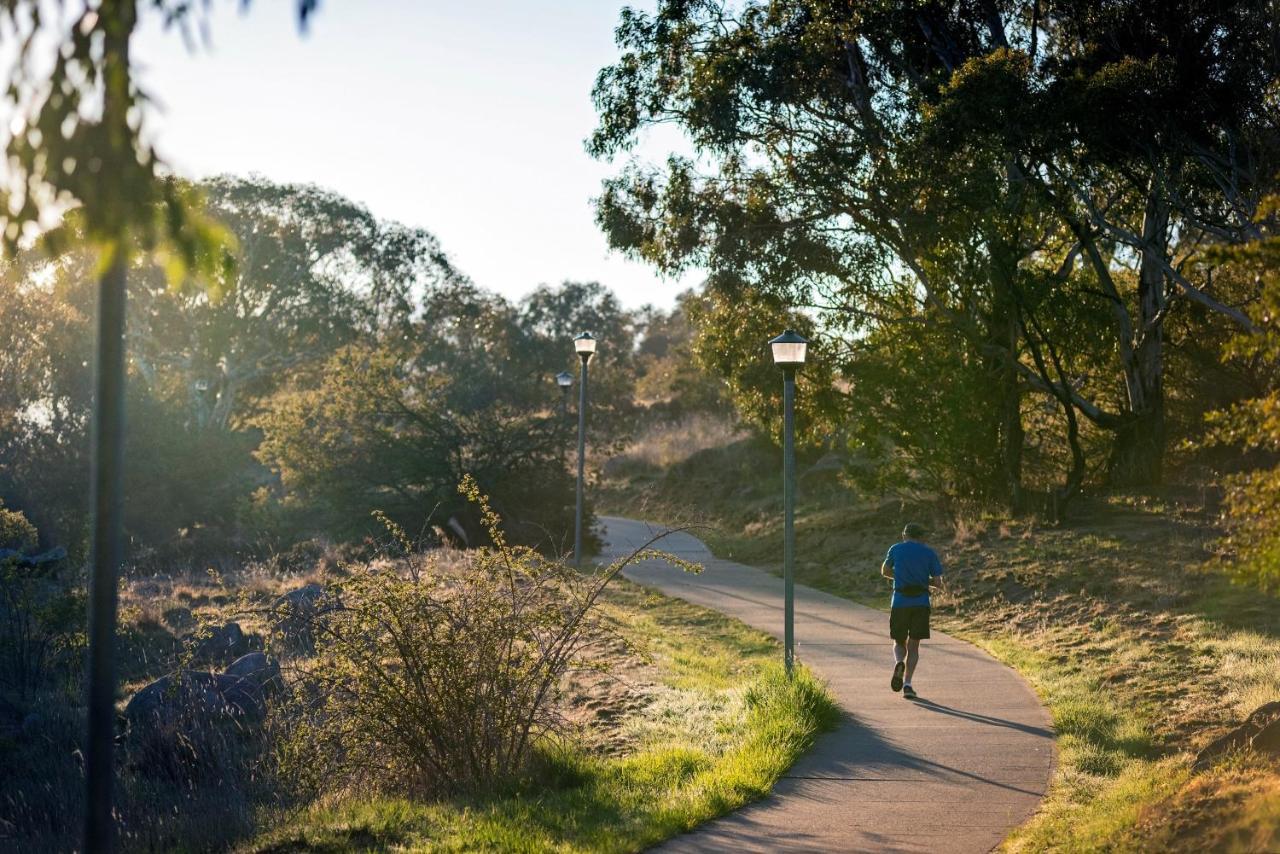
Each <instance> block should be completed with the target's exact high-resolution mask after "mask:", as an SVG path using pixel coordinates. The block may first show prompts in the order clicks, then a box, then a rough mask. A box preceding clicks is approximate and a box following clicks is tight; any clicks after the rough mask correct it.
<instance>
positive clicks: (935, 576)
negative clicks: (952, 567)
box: [880, 522, 942, 700]
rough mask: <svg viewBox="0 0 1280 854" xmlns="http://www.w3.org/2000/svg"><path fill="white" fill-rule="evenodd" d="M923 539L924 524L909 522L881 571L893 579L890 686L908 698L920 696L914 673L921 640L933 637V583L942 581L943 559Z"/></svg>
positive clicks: (890, 619)
mask: <svg viewBox="0 0 1280 854" xmlns="http://www.w3.org/2000/svg"><path fill="white" fill-rule="evenodd" d="M923 539H924V527H923V526H921V525H918V524H916V523H915V522H911V523H909V524H908V525H907V526H906V527H905V528H903V529H902V542H900V543H894V544H893V546H892V547H891V548H890V549H889V553H888V554H887V555H885V558H884V563H883V564H881V566H880V574H881V575H883V576H884V577H885V578H888V579H890V580H891V581H893V602H892V604H891V605H890V608H889V637H891V638H893V660H894V665H893V678H892V679H891V680H889V687H890V688H892V689H893V690H895V691H901V692H902V696H904V697H906V698H907V699H908V700H914V699H915V698H916V692H915V689H913V688H912V687H911V676H912V674H914V673H915V672H916V664H917V663H918V662H919V661H920V641H922V640H924V639H925V638H927V637H929V585H930V584H932V585H934V586H937V587H940V586H941V585H942V563H941V562H940V561H939V560H938V555H937V553H936V552H934V550H933V549H931V548H929V547H928V546H926V545H925V544H924V543H923V542H922V540H923Z"/></svg>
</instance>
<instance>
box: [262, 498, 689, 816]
mask: <svg viewBox="0 0 1280 854" xmlns="http://www.w3.org/2000/svg"><path fill="white" fill-rule="evenodd" d="M460 492H462V493H463V494H465V495H466V497H467V498H468V499H470V501H471V502H474V503H475V504H476V506H477V507H479V508H480V512H481V516H483V519H484V524H485V526H486V528H488V531H489V536H490V538H492V540H493V547H492V548H485V549H479V551H476V552H474V553H470V556H468V557H467V558H466V560H463V561H461V562H460V561H452V563H453V565H452V566H451V561H448V557H449V556H456V554H457V553H449V552H442V551H434V552H426V553H421V552H420V553H413V552H412V549H411V543H410V542H408V540H407V538H406V536H404V534H403V530H402V529H399V528H398V526H396V524H394V522H392V521H390V520H389V519H387V517H385V516H383V517H381V520H383V522H384V525H387V528H388V530H390V531H392V533H393V535H394V539H396V543H397V545H398V548H399V549H403V557H402V558H401V560H394V561H392V560H381V561H375V562H372V563H370V565H369V566H367V567H366V568H365V570H362V571H356V572H352V574H351V575H349V576H348V577H347V579H344V580H342V581H339V583H338V584H335V585H334V586H333V588H332V593H333V594H335V595H337V597H338V598H339V599H340V602H342V607H340V608H339V609H337V611H335V612H329V613H326V615H325V617H324V620H323V621H317V622H316V625H315V634H316V657H315V659H312V661H311V662H310V663H306V665H303V673H302V679H301V685H300V690H298V691H297V694H298V698H300V704H301V705H302V708H301V721H300V723H298V726H297V727H296V730H294V734H293V739H292V740H291V741H289V743H288V744H287V745H285V746H284V763H285V767H287V769H288V772H287V776H289V775H292V776H294V777H296V778H298V780H300V781H301V782H302V784H303V785H306V786H307V787H310V789H311V790H314V791H319V790H323V789H326V787H333V786H339V787H357V789H370V790H393V791H407V793H412V794H419V795H421V794H428V795H442V794H449V793H466V791H479V790H485V789H490V787H493V786H494V785H495V784H500V782H503V781H508V780H511V778H513V777H515V776H517V775H518V773H520V772H521V771H522V768H524V767H525V763H526V761H527V759H529V758H530V750H531V748H532V745H534V744H535V743H536V741H538V740H539V739H540V737H543V736H545V735H548V734H550V732H553V731H556V730H557V717H556V712H554V700H556V697H557V691H558V686H559V684H561V679H562V677H563V676H564V673H566V672H567V671H568V670H570V668H572V667H576V666H579V665H581V663H582V654H584V653H585V652H586V650H588V649H589V648H590V647H593V645H594V644H598V643H600V641H602V640H605V639H609V638H612V636H613V635H612V634H611V631H609V630H608V629H607V626H605V624H604V621H603V620H600V618H598V617H596V615H595V604H596V598H598V597H599V594H600V593H602V590H603V589H604V588H605V585H608V584H609V581H611V580H613V579H614V577H616V576H617V575H618V572H621V571H622V568H623V567H625V566H626V565H627V563H630V562H631V561H634V560H639V558H643V557H649V556H653V554H655V553H654V552H648V551H645V549H641V551H639V552H637V553H635V554H632V556H631V557H628V558H626V560H621V561H616V562H614V563H612V565H609V566H608V567H605V568H603V570H600V571H599V572H595V574H585V575H584V574H579V572H576V571H573V570H572V568H570V567H568V566H566V565H564V563H563V562H561V561H557V560H549V558H545V557H543V556H541V554H539V553H538V552H535V551H534V549H531V548H526V547H515V545H508V544H507V542H506V539H504V535H503V531H502V529H500V522H499V517H498V515H497V513H495V512H494V511H493V510H492V508H490V506H489V501H488V497H484V495H481V494H480V492H479V488H477V487H476V483H475V480H472V479H471V478H465V479H463V481H462V485H461V487H460ZM664 560H668V561H673V562H677V563H681V565H682V566H685V567H686V568H691V567H690V565H687V563H682V562H680V561H678V560H676V558H672V557H669V556H664Z"/></svg>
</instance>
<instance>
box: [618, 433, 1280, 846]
mask: <svg viewBox="0 0 1280 854" xmlns="http://www.w3.org/2000/svg"><path fill="white" fill-rule="evenodd" d="M765 450H768V449H765ZM762 453H763V451H762V450H761V449H753V448H752V447H751V446H750V445H748V444H747V443H739V444H738V445H737V446H733V447H730V448H724V449H719V450H718V451H717V452H714V453H710V452H708V453H705V454H704V455H703V456H702V457H701V458H700V457H698V456H696V455H695V456H694V457H692V458H691V459H690V460H689V461H687V462H685V463H684V464H683V467H675V468H673V469H671V470H669V471H668V472H667V473H666V474H665V475H664V476H662V477H656V478H655V477H654V476H653V475H651V476H650V480H649V481H648V482H647V483H645V484H643V485H640V484H628V483H625V482H616V481H615V482H614V483H612V484H609V486H610V490H609V493H608V498H607V500H606V501H605V502H604V505H603V506H604V507H605V508H607V511H608V512H613V513H617V514H619V515H643V516H645V517H646V518H648V519H651V520H654V521H682V522H683V521H688V520H691V519H692V520H696V521H701V522H705V523H709V524H710V525H711V529H710V530H709V531H708V532H706V533H705V534H704V535H702V536H703V537H704V539H705V540H706V541H707V543H708V545H709V546H710V547H711V548H712V550H713V551H714V552H715V553H716V554H717V555H719V556H721V557H726V558H731V559H733V560H738V561H741V562H743V563H748V564H752V565H756V566H760V567H762V568H765V569H769V570H772V571H778V568H779V564H780V558H781V524H780V522H781V519H780V515H781V514H780V512H778V509H777V508H778V506H779V502H778V501H777V495H776V487H775V488H774V493H775V494H770V493H769V488H768V486H761V485H759V481H760V478H759V472H760V471H761V470H764V469H763V466H764V464H765V462H767V461H766V460H764V459H763V458H762V457H761V454H762ZM775 454H776V452H775ZM752 458H754V463H752V462H751V459H752ZM703 466H712V467H714V468H716V469H717V470H718V471H721V472H722V475H723V476H722V477H720V478H719V480H718V481H717V482H716V483H715V485H714V489H711V488H710V486H709V484H708V480H707V477H706V474H707V473H706V472H702V471H698V472H697V473H696V474H694V475H693V476H692V477H686V476H687V475H688V474H689V471H690V470H697V469H700V468H702V467H703ZM746 472H754V474H746ZM740 473H741V474H740ZM738 477H741V478H742V479H743V480H744V481H750V479H751V478H752V477H754V478H755V484H756V485H749V484H747V485H740V484H739V483H738V481H737V480H736V478H738ZM682 479H684V480H682ZM679 482H687V483H688V484H689V485H690V486H689V491H690V492H691V493H692V495H691V496H690V497H689V499H688V501H687V503H684V502H685V499H683V498H682V497H681V491H680V489H679V488H677V487H678V485H679ZM640 486H643V489H640V488H639V487H640ZM735 495H741V496H742V497H743V499H744V500H741V501H739V500H736V499H734V498H733V496H735ZM693 508H696V510H695V509H693ZM911 519H923V520H924V521H926V522H930V523H932V528H933V530H934V532H935V535H934V537H933V543H934V545H935V546H936V547H937V548H938V549H939V551H940V552H941V554H942V557H943V561H944V563H945V564H946V565H947V567H948V572H949V579H950V584H951V591H950V593H949V595H946V596H943V597H938V598H937V599H936V600H935V603H934V606H935V608H934V610H935V612H936V614H937V618H938V622H939V624H940V628H942V629H944V630H945V631H947V632H949V633H951V634H952V635H954V636H957V637H961V638H964V639H965V640H968V641H970V642H973V643H975V644H977V645H979V646H981V647H983V648H985V649H987V650H988V651H989V652H991V653H992V654H993V655H994V656H995V657H997V658H999V659H1000V660H1002V661H1004V662H1006V663H1007V664H1009V665H1010V666H1012V667H1014V668H1015V669H1017V670H1018V671H1019V672H1020V673H1021V674H1022V675H1023V676H1024V677H1025V678H1026V679H1027V680H1028V681H1029V682H1030V683H1031V685H1032V686H1033V687H1034V688H1035V689H1036V691H1037V692H1038V693H1039V695H1040V697H1041V698H1042V699H1043V701H1044V702H1045V704H1046V705H1047V706H1048V708H1049V710H1050V712H1051V714H1052V716H1053V720H1054V725H1055V727H1056V729H1057V731H1058V733H1059V736H1058V747H1059V757H1058V767H1057V771H1056V774H1055V777H1054V780H1053V781H1052V785H1051V789H1050V792H1049V794H1048V796H1047V797H1046V799H1045V801H1044V802H1043V804H1042V808H1041V810H1040V811H1039V812H1038V813H1037V814H1036V815H1035V816H1034V817H1033V818H1032V819H1031V820H1030V821H1029V822H1028V823H1027V824H1026V825H1024V826H1023V827H1021V828H1019V829H1018V830H1016V831H1015V832H1014V833H1013V834H1011V836H1010V837H1009V839H1008V840H1006V843H1005V847H1006V848H1007V849H1008V850H1011V851H1081V852H1083V851H1103V850H1105V851H1176V850H1181V851H1201V850H1252V851H1270V850H1280V769H1278V768H1277V766H1276V764H1275V763H1274V762H1273V761H1272V760H1269V759H1267V758H1266V757H1265V756H1261V755H1257V754H1246V755H1241V756H1238V757H1235V758H1233V759H1231V760H1229V761H1228V762H1227V763H1226V764H1225V765H1220V766H1216V767H1214V768H1210V769H1208V770H1205V771H1199V772H1194V771H1193V770H1192V767H1191V765H1192V759H1193V757H1194V752H1195V751H1196V750H1197V749H1198V748H1199V747H1201V746H1203V745H1204V744H1206V743H1207V742H1208V741H1210V740H1211V739H1212V738H1214V737H1216V736H1217V735H1218V734H1220V733H1222V732H1223V731H1225V729H1227V728H1228V727H1230V726H1233V725H1235V724H1237V723H1238V722H1239V721H1240V720H1241V719H1243V718H1244V717H1245V716H1246V715H1248V714H1249V712H1251V711H1252V710H1253V709H1255V708H1257V707H1258V706H1260V705H1262V704H1263V703H1265V702H1268V701H1271V700H1275V699H1280V599H1277V598H1276V597H1274V596H1270V595H1267V594H1264V593H1262V592H1260V591H1258V590H1256V589H1251V588H1249V587H1246V586H1242V585H1240V584H1235V583H1232V581H1231V580H1230V578H1228V577H1227V576H1226V575H1224V574H1223V573H1220V572H1216V571H1213V570H1211V569H1207V568H1206V563H1207V559H1208V557H1209V556H1210V553H1211V552H1210V547H1211V544H1212V543H1213V541H1214V539H1215V538H1216V537H1217V536H1218V532H1217V531H1216V530H1215V529H1214V528H1213V526H1212V523H1211V522H1210V521H1209V520H1207V519H1206V517H1205V516H1204V514H1202V513H1200V512H1198V510H1197V509H1196V508H1188V507H1184V506H1180V505H1178V504H1177V502H1176V501H1173V500H1172V499H1169V498H1167V497H1165V496H1155V497H1154V498H1153V499H1152V500H1151V501H1145V500H1144V501H1138V502H1136V503H1135V502H1134V501H1126V500H1124V499H1123V497H1121V498H1117V499H1111V500H1106V499H1101V500H1099V499H1095V500H1090V501H1084V502H1082V504H1081V506H1080V508H1079V512H1078V514H1077V516H1076V518H1075V519H1074V521H1073V523H1072V525H1071V526H1070V527H1067V528H1062V529H1057V528H1046V527H1042V526H1039V525H1037V524H1036V523H1035V522H1034V521H1031V520H1011V519H1006V518H1002V517H1000V516H999V515H996V514H987V515H985V516H977V517H974V518H971V519H967V520H963V521H961V522H960V523H956V522H955V521H954V520H951V519H945V518H943V517H942V516H940V515H939V514H938V513H937V512H936V510H934V509H933V508H929V507H926V506H920V505H916V506H908V505H903V504H901V503H898V502H877V501H874V500H867V499H865V498H858V497H857V496H855V495H853V494H852V493H851V492H849V491H847V490H841V489H839V488H827V489H825V490H816V489H811V490H809V491H808V494H806V493H805V490H804V489H803V481H802V490H801V503H800V505H799V507H798V508H797V515H796V537H797V548H798V554H797V580H799V581H800V582H802V583H805V584H808V585H810V586H814V587H817V588H820V589H823V590H826V591H828V592H831V593H835V594H837V595H840V596H844V597H846V598H849V599H852V600H855V601H859V602H862V603H863V604H867V605H871V606H873V607H879V608H887V607H888V590H887V587H886V585H885V582H884V581H883V580H881V579H880V578H879V577H878V575H877V571H876V570H877V568H878V566H879V563H880V559H881V557H882V556H883V554H884V550H885V549H886V547H887V546H888V545H889V544H890V543H892V542H893V541H894V540H896V538H897V532H898V531H900V530H901V527H902V524H903V523H904V522H905V521H908V520H911ZM922 677H923V678H926V679H927V670H926V672H925V673H923V674H922Z"/></svg>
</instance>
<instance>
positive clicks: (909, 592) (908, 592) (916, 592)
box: [898, 584, 929, 596]
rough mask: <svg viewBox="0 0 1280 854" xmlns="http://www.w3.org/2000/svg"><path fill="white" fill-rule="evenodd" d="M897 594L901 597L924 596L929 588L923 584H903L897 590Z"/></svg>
mask: <svg viewBox="0 0 1280 854" xmlns="http://www.w3.org/2000/svg"><path fill="white" fill-rule="evenodd" d="M898 592H899V593H901V594H902V595H903V596H924V595H925V594H927V593H928V592H929V588H928V587H926V586H925V585H923V584H904V585H902V586H901V587H899V588H898Z"/></svg>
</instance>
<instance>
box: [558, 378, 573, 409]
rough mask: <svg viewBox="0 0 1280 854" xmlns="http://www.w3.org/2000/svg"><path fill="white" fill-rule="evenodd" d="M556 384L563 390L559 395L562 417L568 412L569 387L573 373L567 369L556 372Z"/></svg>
mask: <svg viewBox="0 0 1280 854" xmlns="http://www.w3.org/2000/svg"><path fill="white" fill-rule="evenodd" d="M556 385H558V386H560V391H562V392H564V393H563V394H562V395H561V396H560V417H561V418H564V417H565V416H566V415H568V414H569V389H571V388H572V387H573V374H571V373H569V372H568V371H561V372H560V373H558V374H556Z"/></svg>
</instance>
